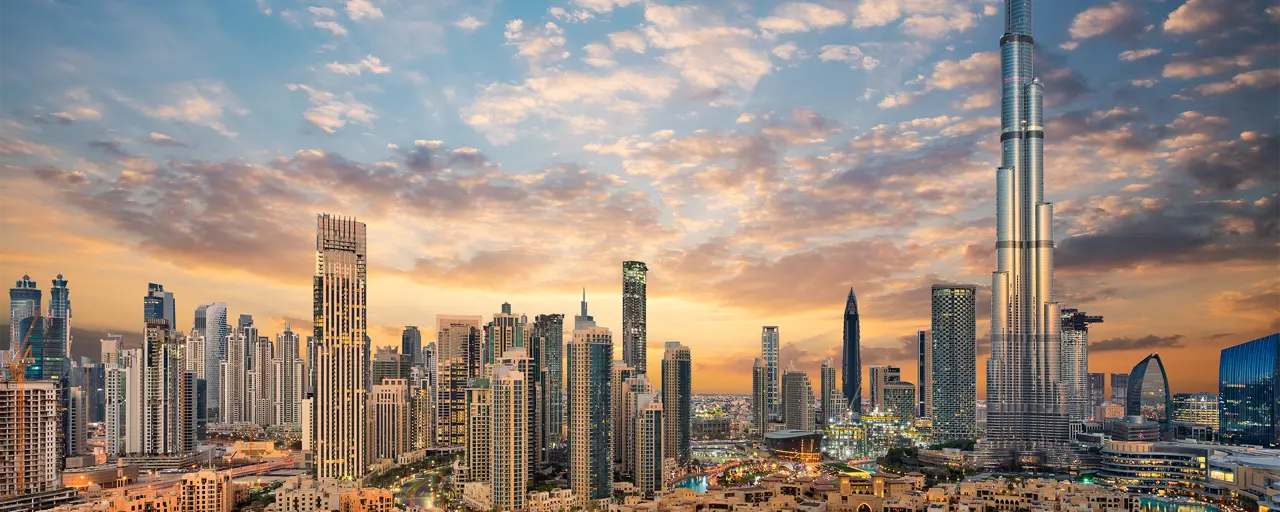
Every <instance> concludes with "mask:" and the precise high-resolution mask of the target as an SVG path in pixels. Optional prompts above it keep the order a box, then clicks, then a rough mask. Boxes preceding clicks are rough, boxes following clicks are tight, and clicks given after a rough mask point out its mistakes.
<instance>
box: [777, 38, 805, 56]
mask: <svg viewBox="0 0 1280 512" xmlns="http://www.w3.org/2000/svg"><path fill="white" fill-rule="evenodd" d="M769 53H772V54H773V56H774V57H777V58H779V59H782V60H791V58H792V57H796V58H801V59H803V58H805V57H806V56H807V55H805V53H804V52H802V51H800V46H799V45H797V44H796V43H795V41H787V42H785V43H783V44H780V45H778V46H775V47H773V50H771V51H770V52H769Z"/></svg>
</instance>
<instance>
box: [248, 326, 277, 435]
mask: <svg viewBox="0 0 1280 512" xmlns="http://www.w3.org/2000/svg"><path fill="white" fill-rule="evenodd" d="M250 343H251V345H250V346H251V347H252V348H251V350H252V353H253V355H252V357H251V359H252V361H253V365H252V366H250V367H249V386H248V390H249V410H250V412H249V418H250V420H251V421H253V423H254V424H255V425H260V426H263V427H269V426H271V425H275V424H276V418H275V413H276V408H275V404H274V403H273V400H274V399H275V389H274V388H273V386H274V385H275V375H274V374H273V373H272V370H273V369H274V368H272V361H273V360H275V358H276V354H275V345H272V344H271V338H268V337H266V336H258V337H257V339H256V340H253V341H251V342H250Z"/></svg>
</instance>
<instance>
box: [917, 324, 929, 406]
mask: <svg viewBox="0 0 1280 512" xmlns="http://www.w3.org/2000/svg"><path fill="white" fill-rule="evenodd" d="M916 401H917V402H920V404H919V406H918V407H917V408H916V414H917V415H918V416H920V417H921V418H928V417H932V416H933V336H932V335H930V333H929V331H916Z"/></svg>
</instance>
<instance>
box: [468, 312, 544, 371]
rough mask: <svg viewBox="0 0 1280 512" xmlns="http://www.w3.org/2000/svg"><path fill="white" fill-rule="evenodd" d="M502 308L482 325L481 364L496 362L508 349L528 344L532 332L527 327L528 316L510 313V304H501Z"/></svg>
mask: <svg viewBox="0 0 1280 512" xmlns="http://www.w3.org/2000/svg"><path fill="white" fill-rule="evenodd" d="M502 310H503V311H502V312H501V313H495V314H494V315H493V321H492V322H489V323H488V324H486V325H485V327H484V336H485V353H486V355H485V359H484V362H483V363H481V364H482V365H484V364H492V363H494V362H496V361H497V360H498V358H500V357H502V354H505V353H506V352H507V351H508V350H511V349H513V348H516V347H521V348H526V347H528V346H529V337H530V336H531V335H532V334H533V331H532V330H530V329H529V318H528V317H526V316H524V315H515V314H512V313H510V311H511V305H510V304H503V305H502Z"/></svg>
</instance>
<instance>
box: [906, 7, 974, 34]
mask: <svg viewBox="0 0 1280 512" xmlns="http://www.w3.org/2000/svg"><path fill="white" fill-rule="evenodd" d="M977 20H978V16H977V15H975V14H973V13H971V12H960V13H956V14H948V15H938V16H922V15H915V16H910V17H908V18H907V19H905V20H903V21H902V31H903V32H904V33H906V34H907V35H909V36H914V37H920V38H925V39H938V38H942V37H945V36H947V35H948V34H950V33H952V32H964V31H966V30H969V29H971V28H973V27H974V25H975V24H976V23H977Z"/></svg>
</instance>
